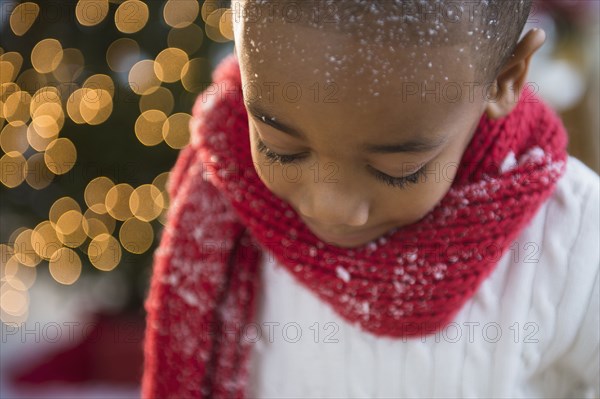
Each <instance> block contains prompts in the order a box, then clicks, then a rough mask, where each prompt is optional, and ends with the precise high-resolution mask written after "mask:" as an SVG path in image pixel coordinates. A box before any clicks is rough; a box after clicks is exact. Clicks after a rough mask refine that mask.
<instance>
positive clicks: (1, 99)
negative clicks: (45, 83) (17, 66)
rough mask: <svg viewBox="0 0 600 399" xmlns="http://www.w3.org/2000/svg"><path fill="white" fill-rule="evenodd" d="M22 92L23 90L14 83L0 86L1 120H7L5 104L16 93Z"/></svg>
mask: <svg viewBox="0 0 600 399" xmlns="http://www.w3.org/2000/svg"><path fill="white" fill-rule="evenodd" d="M19 91H21V88H20V87H19V86H18V85H17V84H16V83H13V82H7V83H2V84H1V85H0V118H3V119H6V116H5V115H4V103H5V102H6V100H7V99H8V97H10V96H11V95H13V94H14V93H17V92H19Z"/></svg>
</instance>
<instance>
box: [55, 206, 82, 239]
mask: <svg viewBox="0 0 600 399" xmlns="http://www.w3.org/2000/svg"><path fill="white" fill-rule="evenodd" d="M82 219H83V215H82V214H81V212H79V211H76V210H70V211H66V212H65V213H63V214H62V215H60V217H59V218H58V221H57V222H56V233H57V235H58V234H62V235H69V234H73V233H74V232H75V231H76V230H77V229H78V228H79V227H81V220H82Z"/></svg>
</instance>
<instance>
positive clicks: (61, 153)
mask: <svg viewBox="0 0 600 399" xmlns="http://www.w3.org/2000/svg"><path fill="white" fill-rule="evenodd" d="M76 160H77V149H76V148H75V144H73V142H72V141H71V140H69V139H68V138H66V137H60V138H58V139H56V140H54V141H52V142H51V143H50V144H49V145H48V147H47V148H46V152H45V153H44V162H46V166H47V167H48V169H50V171H52V173H54V174H56V175H63V174H65V173H67V172H68V171H69V170H71V168H73V166H75V161H76Z"/></svg>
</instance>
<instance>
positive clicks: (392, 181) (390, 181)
mask: <svg viewBox="0 0 600 399" xmlns="http://www.w3.org/2000/svg"><path fill="white" fill-rule="evenodd" d="M256 148H257V149H258V152H260V153H261V154H263V155H264V156H265V158H267V159H268V160H269V161H270V162H272V163H279V164H281V165H286V164H290V163H294V162H298V161H301V160H302V159H304V158H306V156H307V154H305V153H301V154H279V153H276V152H275V151H273V150H271V149H270V148H269V147H267V146H266V145H265V143H264V142H263V141H262V140H261V139H260V138H258V137H257V138H256ZM426 166H427V165H423V166H422V167H421V168H420V169H419V170H418V171H416V172H414V173H412V174H410V175H408V176H402V177H393V176H390V175H388V174H386V173H383V172H381V171H379V170H377V169H375V168H373V167H372V166H370V165H369V166H368V168H369V170H370V171H371V174H372V175H373V176H374V177H375V178H376V179H377V180H378V181H380V182H382V183H385V184H387V185H389V186H392V187H397V188H405V187H406V186H408V185H410V184H415V183H417V182H418V181H419V180H420V178H421V177H422V176H424V175H425V168H426Z"/></svg>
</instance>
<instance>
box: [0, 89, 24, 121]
mask: <svg viewBox="0 0 600 399" xmlns="http://www.w3.org/2000/svg"><path fill="white" fill-rule="evenodd" d="M30 104H31V95H30V94H29V93H27V92H26V91H18V92H16V93H13V94H11V95H10V96H8V98H7V99H6V101H4V106H3V110H2V113H3V115H4V118H6V120H7V121H8V122H9V123H15V122H23V123H27V122H28V121H29V117H30V114H29V105H30Z"/></svg>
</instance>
